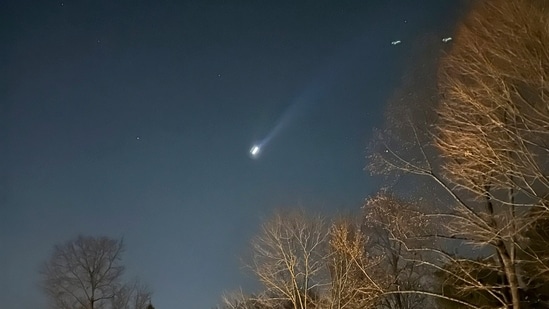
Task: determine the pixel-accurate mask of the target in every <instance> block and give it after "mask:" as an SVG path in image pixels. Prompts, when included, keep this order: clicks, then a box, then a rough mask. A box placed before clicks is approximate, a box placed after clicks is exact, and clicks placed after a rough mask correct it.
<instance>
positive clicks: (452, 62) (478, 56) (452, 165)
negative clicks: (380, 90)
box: [436, 0, 549, 308]
mask: <svg viewBox="0 0 549 309" xmlns="http://www.w3.org/2000/svg"><path fill="white" fill-rule="evenodd" d="M547 9H549V6H548V4H547V2H545V1H536V0H518V1H503V2H502V1H484V2H483V3H481V4H480V5H479V6H478V7H476V8H475V9H474V10H473V11H472V13H471V14H470V16H469V17H468V18H467V20H466V21H465V23H464V25H463V26H462V27H461V28H460V30H459V33H458V35H457V37H456V44H455V45H454V49H453V50H452V51H451V52H450V53H449V54H448V56H447V57H446V58H445V59H444V61H442V67H441V71H440V72H441V78H440V88H441V91H442V93H443V99H442V101H441V103H440V106H439V108H438V113H439V118H440V120H439V125H438V132H437V133H438V134H437V138H436V144H437V146H438V148H439V149H440V151H441V153H442V156H443V157H444V158H445V161H444V164H443V168H444V171H445V172H446V176H447V178H448V179H449V180H450V181H451V183H452V184H454V185H456V186H458V187H459V188H461V189H463V190H465V191H466V192H468V193H469V194H471V196H472V198H473V199H475V200H477V201H481V203H482V205H483V206H482V207H477V208H470V209H462V210H463V211H462V213H461V216H460V218H459V220H454V222H453V223H454V224H453V229H452V230H453V232H454V234H455V235H460V236H462V237H466V238H468V239H470V240H471V241H473V242H475V243H476V244H478V245H481V246H490V247H492V248H493V249H494V250H495V253H496V255H497V261H498V263H499V264H500V266H501V270H502V272H503V274H504V277H505V282H504V284H506V285H508V287H509V290H510V294H511V299H509V300H507V299H505V300H504V304H505V306H512V307H513V308H520V306H521V297H520V290H524V289H526V288H527V287H526V286H525V280H521V278H520V275H521V272H520V264H521V261H520V259H519V255H518V254H517V253H518V252H519V251H520V250H521V247H520V243H521V242H523V240H522V239H519V237H520V235H522V234H524V228H525V227H527V226H529V225H530V223H531V222H530V221H529V220H530V219H531V218H530V216H528V215H527V214H528V213H529V212H530V210H531V209H533V208H536V209H537V212H539V211H547V210H548V208H547V205H548V204H547V201H546V200H545V198H544V197H545V196H546V195H547V194H548V193H549V178H548V176H547V172H548V168H547V167H548V165H547V160H546V156H547V153H548V152H549V147H548V145H549V127H548V124H549V104H548V101H547V98H548V95H549V82H548V81H549V70H548V68H549V52H548V49H547V47H548V46H547V42H549V32H548V31H547V29H548V28H547V25H549V15H547Z"/></svg>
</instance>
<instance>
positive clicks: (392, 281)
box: [363, 190, 433, 309]
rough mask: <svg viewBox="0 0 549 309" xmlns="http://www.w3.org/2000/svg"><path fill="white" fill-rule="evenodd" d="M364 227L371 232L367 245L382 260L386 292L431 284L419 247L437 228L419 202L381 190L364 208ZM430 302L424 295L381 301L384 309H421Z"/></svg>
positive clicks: (394, 297)
mask: <svg viewBox="0 0 549 309" xmlns="http://www.w3.org/2000/svg"><path fill="white" fill-rule="evenodd" d="M363 211H364V222H363V230H364V233H365V234H366V235H368V241H367V242H366V247H367V248H368V252H369V253H370V255H372V256H374V257H377V258H378V259H379V267H380V268H382V269H383V270H384V273H385V280H384V281H385V284H384V286H383V290H384V291H386V292H387V291H400V290H420V289H422V288H424V287H425V286H426V285H427V284H428V276H427V272H426V270H425V269H424V268H423V267H422V266H421V264H422V263H423V259H426V258H427V257H425V256H421V254H420V252H418V251H413V250H408V249H407V248H410V247H419V246H421V245H422V244H423V240H424V239H426V238H429V237H430V236H431V235H432V234H433V231H432V229H430V226H431V225H432V224H431V223H432V222H431V221H430V218H427V216H426V214H425V212H424V211H422V209H421V207H420V206H419V205H417V203H413V202H411V201H405V200H404V199H401V198H397V197H396V196H394V195H392V194H390V193H389V192H388V191H387V190H381V191H380V192H379V193H377V194H376V195H373V196H371V197H370V198H368V199H367V200H366V203H365V205H364V207H363ZM426 303H427V301H426V298H425V296H424V295H421V294H389V295H387V296H386V297H383V298H382V300H381V301H380V306H382V307H384V308H389V309H390V308H396V309H413V308H421V307H424V306H425V305H426Z"/></svg>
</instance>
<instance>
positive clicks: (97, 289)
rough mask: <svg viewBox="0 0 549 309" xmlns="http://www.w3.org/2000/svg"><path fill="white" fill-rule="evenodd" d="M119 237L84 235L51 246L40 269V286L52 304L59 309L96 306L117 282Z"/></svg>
mask: <svg viewBox="0 0 549 309" xmlns="http://www.w3.org/2000/svg"><path fill="white" fill-rule="evenodd" d="M123 249H124V246H123V242H122V240H114V239H110V238H107V237H86V236H79V237H78V238H76V239H74V240H71V241H68V242H66V243H65V244H63V245H57V246H55V247H54V250H53V254H52V256H51V258H50V259H49V261H48V262H46V263H45V264H44V267H43V270H42V277H43V287H44V290H45V291H46V293H47V295H48V296H49V298H50V301H51V304H52V306H54V307H56V308H61V309H74V308H85V309H100V308H105V307H106V306H107V305H108V304H109V303H110V302H111V300H112V298H113V297H114V295H115V292H116V291H117V289H118V287H119V286H120V281H121V277H122V274H123V272H124V267H123V266H122V265H121V264H120V259H121V254H122V252H123Z"/></svg>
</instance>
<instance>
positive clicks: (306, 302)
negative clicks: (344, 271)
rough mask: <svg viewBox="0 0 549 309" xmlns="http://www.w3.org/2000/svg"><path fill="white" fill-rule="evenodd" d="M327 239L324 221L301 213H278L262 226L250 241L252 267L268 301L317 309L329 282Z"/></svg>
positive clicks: (303, 308)
mask: <svg viewBox="0 0 549 309" xmlns="http://www.w3.org/2000/svg"><path fill="white" fill-rule="evenodd" d="M327 239H328V232H327V225H326V223H325V221H324V219H323V218H321V217H320V216H314V217H307V216H306V215H305V213H304V212H303V211H296V212H290V213H285V214H284V213H281V212H277V213H275V214H274V215H273V216H272V217H271V219H270V220H268V221H267V222H265V223H264V224H263V225H262V227H261V232H260V234H259V235H258V236H257V237H256V238H255V239H254V240H253V242H252V248H253V254H254V255H253V261H252V265H251V268H252V270H253V272H254V273H255V274H256V275H257V276H258V278H259V280H260V281H261V282H262V283H263V285H264V287H265V289H266V291H265V295H267V296H268V297H267V299H268V300H269V301H271V302H274V303H278V304H281V303H289V305H290V307H291V308H293V309H306V308H317V306H318V303H319V295H320V294H321V292H322V291H321V290H322V289H324V288H326V286H327V285H328V280H329V279H328V276H327V269H326V260H325V259H326V245H327ZM273 308H276V307H273Z"/></svg>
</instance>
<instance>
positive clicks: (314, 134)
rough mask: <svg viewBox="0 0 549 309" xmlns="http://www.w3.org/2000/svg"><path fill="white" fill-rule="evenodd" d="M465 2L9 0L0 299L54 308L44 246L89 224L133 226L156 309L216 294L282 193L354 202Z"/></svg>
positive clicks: (1, 118)
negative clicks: (42, 284)
mask: <svg viewBox="0 0 549 309" xmlns="http://www.w3.org/2000/svg"><path fill="white" fill-rule="evenodd" d="M458 4H459V3H458V2H457V1H440V0H432V1H404V0H402V1H396V0H393V1H382V0H378V1H366V0H360V1H359V0H356V1H346V0H343V1H318V0H317V1H161V0H160V1H152V0H149V1H122V0H120V1H118V0H116V1H113V0H97V1H84V0H82V1H80V0H79V1H47V0H43V1H11V0H7V1H2V3H1V4H0V39H1V41H0V44H1V48H0V72H2V74H1V75H0V274H2V280H0V282H1V283H0V299H1V300H2V301H1V303H2V307H6V308H29V309H30V308H32V309H36V308H44V307H45V298H44V297H43V295H42V294H41V292H40V290H39V288H38V286H37V284H38V279H39V277H38V268H39V265H40V263H41V262H43V261H45V260H46V259H47V258H48V256H49V254H50V252H51V248H52V246H53V245H54V244H56V243H60V242H64V241H66V240H68V239H71V238H73V237H75V236H77V235H78V234H79V233H82V234H91V235H108V236H111V237H116V238H118V237H124V239H125V242H126V246H127V251H126V254H125V258H124V261H125V264H126V265H127V268H128V269H127V273H128V275H129V276H130V277H132V276H139V277H140V278H141V279H142V280H143V281H145V282H147V283H148V284H149V285H150V286H151V287H152V288H153V290H154V292H155V294H154V297H153V303H154V304H155V306H156V308H158V309H162V308H164V309H165V308H210V307H212V306H213V305H214V304H216V303H217V301H218V297H219V295H220V294H221V292H222V291H223V290H232V289H236V288H238V287H239V285H241V284H245V283H246V276H245V275H242V264H241V262H240V261H239V258H240V257H242V256H245V254H246V248H247V244H248V241H249V239H250V238H251V237H252V236H253V233H254V231H255V230H256V229H257V227H258V225H259V224H260V222H261V220H262V218H264V217H265V216H267V215H268V214H269V213H270V212H271V211H272V210H273V209H274V208H276V207H292V206H297V205H301V206H303V207H306V208H311V209H316V210H319V211H326V212H333V211H335V210H337V209H342V210H358V209H359V207H360V206H361V202H362V200H363V199H364V198H365V197H366V196H367V195H368V194H370V193H372V192H373V191H375V190H376V188H377V187H378V186H379V184H378V179H375V178H371V177H370V176H369V175H368V174H367V173H366V172H364V171H363V167H364V166H365V165H366V159H365V152H366V146H367V144H368V141H369V139H370V135H371V132H372V129H373V128H374V127H376V126H380V125H381V124H382V122H383V113H384V104H385V102H386V101H387V99H388V98H389V96H390V95H391V92H392V91H393V90H394V89H395V88H396V87H398V86H399V82H400V78H401V76H402V74H403V73H404V69H405V67H406V66H409V65H410V61H411V60H410V50H411V49H412V48H413V46H416V47H417V45H418V44H421V43H418V42H421V38H423V37H424V36H426V35H435V36H440V38H442V37H443V36H446V35H447V34H448V29H451V24H452V22H453V20H454V18H455V17H456V15H457V11H458ZM394 40H401V41H402V43H401V44H399V45H394V46H393V45H391V41H394ZM441 44H442V43H441ZM412 60H413V59H412ZM285 111H288V112H287V113H288V114H287V115H289V116H288V118H287V119H288V121H286V122H284V125H283V127H282V130H281V131H279V132H278V134H277V135H276V136H275V138H274V139H273V140H272V141H271V142H270V143H269V145H268V147H266V148H265V149H264V151H263V153H262V156H261V157H260V158H259V159H258V160H252V159H251V158H250V157H249V156H248V150H249V148H250V147H251V146H252V143H253V142H254V141H257V140H259V139H261V138H263V137H264V136H265V135H267V134H268V133H269V131H270V130H271V129H272V128H273V127H275V126H276V124H277V122H278V121H279V120H280V119H281V117H285V116H283V115H285V113H286V112H285Z"/></svg>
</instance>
